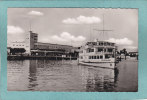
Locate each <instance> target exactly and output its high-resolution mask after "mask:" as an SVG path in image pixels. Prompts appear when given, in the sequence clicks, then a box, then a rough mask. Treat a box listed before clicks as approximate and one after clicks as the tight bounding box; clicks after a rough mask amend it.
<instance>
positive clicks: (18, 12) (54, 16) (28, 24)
mask: <svg viewBox="0 0 147 100" xmlns="http://www.w3.org/2000/svg"><path fill="white" fill-rule="evenodd" d="M7 15H8V16H7V43H8V45H9V44H11V42H14V41H24V40H25V35H26V33H28V32H29V31H30V30H31V31H33V32H35V33H38V41H39V42H44V43H56V44H64V45H72V46H81V45H83V44H84V43H86V42H87V41H95V40H96V39H98V40H107V41H110V42H114V43H116V45H117V46H118V48H119V49H122V48H126V49H128V50H131V51H135V50H137V48H138V9H120V8H117V9H112V8H107V9H106V8H8V12H7ZM103 29H104V30H109V31H106V32H104V33H103V32H102V31H100V30H103Z"/></svg>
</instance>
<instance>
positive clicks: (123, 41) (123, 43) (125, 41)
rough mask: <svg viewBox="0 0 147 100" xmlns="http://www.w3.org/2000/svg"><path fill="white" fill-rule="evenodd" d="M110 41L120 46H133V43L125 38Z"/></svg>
mask: <svg viewBox="0 0 147 100" xmlns="http://www.w3.org/2000/svg"><path fill="white" fill-rule="evenodd" d="M108 41H109V42H114V43H116V44H119V45H132V44H133V41H132V40H129V39H128V38H123V39H115V38H110V39H109V40H108Z"/></svg>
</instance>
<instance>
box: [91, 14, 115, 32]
mask: <svg viewBox="0 0 147 100" xmlns="http://www.w3.org/2000/svg"><path fill="white" fill-rule="evenodd" d="M102 24H103V28H102V30H98V29H93V30H95V31H99V32H102V34H103V35H104V33H105V32H108V31H113V30H107V29H105V26H104V25H105V22H104V14H103V23H102Z"/></svg>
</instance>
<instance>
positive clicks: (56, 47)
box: [11, 31, 78, 55]
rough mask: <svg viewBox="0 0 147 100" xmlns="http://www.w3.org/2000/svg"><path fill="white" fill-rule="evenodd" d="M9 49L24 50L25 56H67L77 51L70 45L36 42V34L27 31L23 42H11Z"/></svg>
mask: <svg viewBox="0 0 147 100" xmlns="http://www.w3.org/2000/svg"><path fill="white" fill-rule="evenodd" d="M11 48H24V49H25V50H26V54H29V55H32V54H33V55H38V54H41V55H44V54H45V53H46V54H49V53H56V54H57V53H60V54H67V53H74V51H77V49H78V48H75V47H73V46H70V45H60V44H52V43H41V42H38V34H37V33H33V32H32V31H29V32H28V33H27V34H26V37H25V42H12V43H11ZM46 54H45V55H46Z"/></svg>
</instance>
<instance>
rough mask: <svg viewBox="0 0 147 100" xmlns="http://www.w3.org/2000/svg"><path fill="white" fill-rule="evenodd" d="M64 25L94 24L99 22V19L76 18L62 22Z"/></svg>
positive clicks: (93, 17)
mask: <svg viewBox="0 0 147 100" xmlns="http://www.w3.org/2000/svg"><path fill="white" fill-rule="evenodd" d="M62 22H63V23H65V24H95V23H99V22H101V19H100V18H99V17H95V16H92V17H86V16H82V15H81V16H79V17H77V18H67V19H64V20H63V21H62Z"/></svg>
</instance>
